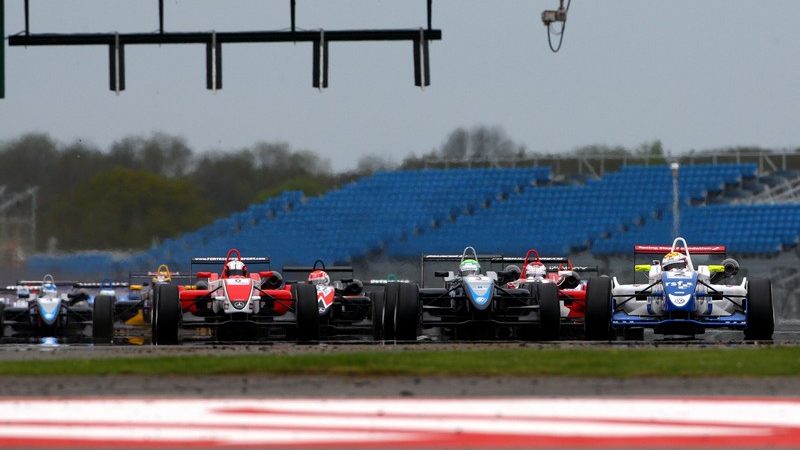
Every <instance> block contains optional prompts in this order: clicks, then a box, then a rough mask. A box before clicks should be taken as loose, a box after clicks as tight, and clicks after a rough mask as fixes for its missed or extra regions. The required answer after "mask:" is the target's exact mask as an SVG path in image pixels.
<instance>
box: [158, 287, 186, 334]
mask: <svg viewBox="0 0 800 450" xmlns="http://www.w3.org/2000/svg"><path fill="white" fill-rule="evenodd" d="M155 288H156V290H158V294H157V295H155V296H154V299H153V344H159V345H175V344H178V329H179V328H180V323H181V300H180V296H179V294H178V287H177V286H171V285H168V284H164V285H158V286H156V287H155Z"/></svg>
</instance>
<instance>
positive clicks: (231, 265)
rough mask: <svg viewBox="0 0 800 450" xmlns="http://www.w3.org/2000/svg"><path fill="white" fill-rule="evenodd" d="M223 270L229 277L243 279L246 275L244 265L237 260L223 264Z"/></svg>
mask: <svg viewBox="0 0 800 450" xmlns="http://www.w3.org/2000/svg"><path fill="white" fill-rule="evenodd" d="M225 269H226V272H227V275H228V276H229V277H234V276H242V277H243V276H245V275H246V270H245V267H244V263H243V262H241V261H239V260H233V261H228V263H227V264H225Z"/></svg>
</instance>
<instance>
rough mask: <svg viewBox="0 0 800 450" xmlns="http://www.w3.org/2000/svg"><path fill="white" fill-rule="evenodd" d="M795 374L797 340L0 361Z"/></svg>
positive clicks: (114, 367) (98, 369) (40, 367)
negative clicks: (639, 346)
mask: <svg viewBox="0 0 800 450" xmlns="http://www.w3.org/2000/svg"><path fill="white" fill-rule="evenodd" d="M116 374H131V375H222V374H226V375H240V374H303V375H362V376H385V375H450V376H453V375H496V376H542V375H543V376H580V377H585V376H594V377H644V376H669V377H682V376H688V377H705V376H751V377H761V376H800V347H779V346H776V347H762V348H759V347H749V348H703V349H686V348H681V349H663V348H661V349H609V348H597V349H591V348H589V349H534V348H519V349H497V350H424V351H422V350H407V351H384V352H380V351H360V352H350V353H327V354H317V353H305V354H296V355H272V354H263V355H225V356H209V355H197V356H166V357H141V358H95V359H85V360H76V359H68V360H30V361H5V362H2V363H0V375H34V376H35V375H116Z"/></svg>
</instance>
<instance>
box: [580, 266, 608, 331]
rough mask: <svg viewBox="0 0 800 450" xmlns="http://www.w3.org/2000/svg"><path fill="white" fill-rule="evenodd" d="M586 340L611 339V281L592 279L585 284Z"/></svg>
mask: <svg viewBox="0 0 800 450" xmlns="http://www.w3.org/2000/svg"><path fill="white" fill-rule="evenodd" d="M583 323H584V331H585V333H586V339H587V340H590V341H607V340H610V339H611V280H610V279H609V278H592V279H590V280H589V282H588V283H587V284H586V317H585V318H584V321H583Z"/></svg>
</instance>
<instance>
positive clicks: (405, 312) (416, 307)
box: [387, 283, 422, 341]
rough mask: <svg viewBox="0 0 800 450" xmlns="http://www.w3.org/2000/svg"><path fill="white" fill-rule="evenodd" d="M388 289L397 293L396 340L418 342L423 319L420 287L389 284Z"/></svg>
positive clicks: (395, 309)
mask: <svg viewBox="0 0 800 450" xmlns="http://www.w3.org/2000/svg"><path fill="white" fill-rule="evenodd" d="M390 287H391V288H390ZM387 288H390V289H391V290H393V291H395V292H396V296H397V297H396V298H397V302H396V304H395V308H394V336H395V339H397V340H398V341H416V340H417V336H419V331H420V325H421V318H422V308H421V307H420V302H419V287H418V286H417V285H416V284H413V283H389V285H387ZM387 290H388V289H387Z"/></svg>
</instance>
